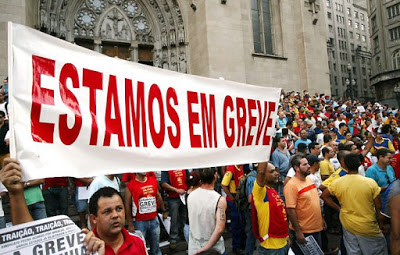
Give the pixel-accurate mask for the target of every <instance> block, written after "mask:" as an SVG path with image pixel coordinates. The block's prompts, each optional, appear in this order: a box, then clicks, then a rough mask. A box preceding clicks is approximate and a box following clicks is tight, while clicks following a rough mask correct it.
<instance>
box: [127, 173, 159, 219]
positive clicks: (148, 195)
mask: <svg viewBox="0 0 400 255" xmlns="http://www.w3.org/2000/svg"><path fill="white" fill-rule="evenodd" d="M126 187H127V188H128V189H129V191H130V192H131V194H132V201H133V203H135V205H136V212H132V213H134V214H135V213H136V216H135V220H136V221H145V220H152V219H154V218H155V217H157V190H158V183H157V180H156V179H155V178H152V177H150V178H147V180H146V182H139V181H138V180H136V179H133V180H131V181H130V182H129V183H128V185H127V186H126Z"/></svg>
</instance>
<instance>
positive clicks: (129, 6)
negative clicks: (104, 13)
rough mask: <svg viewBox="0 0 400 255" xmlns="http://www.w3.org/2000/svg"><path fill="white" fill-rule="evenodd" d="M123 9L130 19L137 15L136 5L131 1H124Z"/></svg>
mask: <svg viewBox="0 0 400 255" xmlns="http://www.w3.org/2000/svg"><path fill="white" fill-rule="evenodd" d="M123 9H124V11H125V13H126V15H127V16H128V17H130V18H132V17H134V16H135V15H136V14H137V13H138V9H139V7H138V5H137V3H135V2H134V1H132V0H129V1H125V2H124V4H123Z"/></svg>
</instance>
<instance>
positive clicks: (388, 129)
mask: <svg viewBox="0 0 400 255" xmlns="http://www.w3.org/2000/svg"><path fill="white" fill-rule="evenodd" d="M391 129H392V127H391V126H390V125H389V124H385V125H383V126H382V129H381V132H382V134H387V133H389V132H390V130H391Z"/></svg>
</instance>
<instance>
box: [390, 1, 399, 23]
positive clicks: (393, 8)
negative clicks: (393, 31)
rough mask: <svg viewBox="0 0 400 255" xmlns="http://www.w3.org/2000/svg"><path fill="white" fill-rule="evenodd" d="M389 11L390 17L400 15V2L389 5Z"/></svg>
mask: <svg viewBox="0 0 400 255" xmlns="http://www.w3.org/2000/svg"><path fill="white" fill-rule="evenodd" d="M387 11H388V18H389V19H392V18H394V17H396V16H399V15H400V3H398V4H395V5H392V6H390V7H388V8H387Z"/></svg>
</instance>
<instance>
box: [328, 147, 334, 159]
mask: <svg viewBox="0 0 400 255" xmlns="http://www.w3.org/2000/svg"><path fill="white" fill-rule="evenodd" d="M328 148H329V152H328V158H329V159H331V158H333V157H335V154H336V153H335V150H334V149H333V148H332V147H328Z"/></svg>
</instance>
